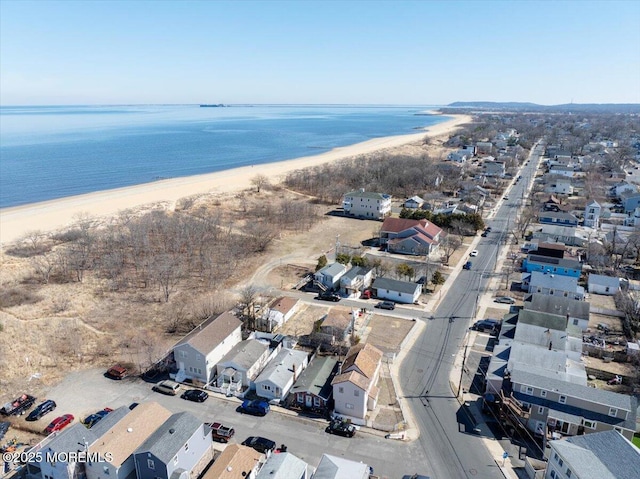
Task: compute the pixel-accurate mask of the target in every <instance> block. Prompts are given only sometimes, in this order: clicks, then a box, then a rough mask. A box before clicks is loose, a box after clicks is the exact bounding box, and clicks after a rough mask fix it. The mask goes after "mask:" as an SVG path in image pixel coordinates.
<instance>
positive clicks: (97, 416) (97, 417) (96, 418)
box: [82, 407, 113, 429]
mask: <svg viewBox="0 0 640 479" xmlns="http://www.w3.org/2000/svg"><path fill="white" fill-rule="evenodd" d="M110 412H113V409H111V408H108V407H106V408H104V409H102V410H101V411H98V412H96V413H93V414H90V415H88V416H87V417H85V418H84V419H83V420H82V424H84V427H86V428H87V429H91V428H92V427H93V426H95V425H96V424H98V423H99V422H100V421H101V420H102V418H103V417H105V416H106V415H107V414H109V413H110Z"/></svg>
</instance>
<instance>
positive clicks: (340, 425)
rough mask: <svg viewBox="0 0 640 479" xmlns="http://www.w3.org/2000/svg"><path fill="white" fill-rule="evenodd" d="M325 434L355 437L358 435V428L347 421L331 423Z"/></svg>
mask: <svg viewBox="0 0 640 479" xmlns="http://www.w3.org/2000/svg"><path fill="white" fill-rule="evenodd" d="M325 432H328V433H329V434H336V435H338V436H344V437H353V436H355V434H356V428H355V426H354V425H353V424H350V423H348V422H346V421H331V423H330V424H329V425H328V426H327V428H326V429H325Z"/></svg>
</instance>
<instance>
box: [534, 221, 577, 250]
mask: <svg viewBox="0 0 640 479" xmlns="http://www.w3.org/2000/svg"><path fill="white" fill-rule="evenodd" d="M532 239H534V240H536V239H537V240H538V242H539V243H540V242H547V243H564V244H565V245H567V246H578V247H581V248H582V247H584V246H585V245H586V243H587V239H586V236H585V234H584V233H582V232H581V231H579V230H578V229H577V228H576V227H575V226H560V225H541V227H540V228H536V230H534V231H533V234H532Z"/></svg>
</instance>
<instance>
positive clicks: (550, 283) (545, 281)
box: [522, 271, 584, 300]
mask: <svg viewBox="0 0 640 479" xmlns="http://www.w3.org/2000/svg"><path fill="white" fill-rule="evenodd" d="M522 290H523V291H527V292H528V293H542V294H548V295H552V296H562V297H565V298H572V299H578V300H583V299H584V288H583V287H582V286H578V278H575V277H572V276H561V275H557V274H553V273H542V272H540V271H533V272H532V273H523V274H522Z"/></svg>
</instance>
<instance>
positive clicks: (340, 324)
mask: <svg viewBox="0 0 640 479" xmlns="http://www.w3.org/2000/svg"><path fill="white" fill-rule="evenodd" d="M354 314H358V313H357V312H356V311H355V310H354V311H352V310H351V309H349V308H339V307H336V308H331V309H330V310H329V312H328V313H327V314H326V316H325V317H324V319H323V321H322V324H320V332H319V335H320V336H321V338H322V339H323V341H324V342H325V343H328V344H335V343H340V342H342V341H345V340H346V339H347V337H348V336H349V333H351V329H352V325H353V323H355V317H354Z"/></svg>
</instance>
